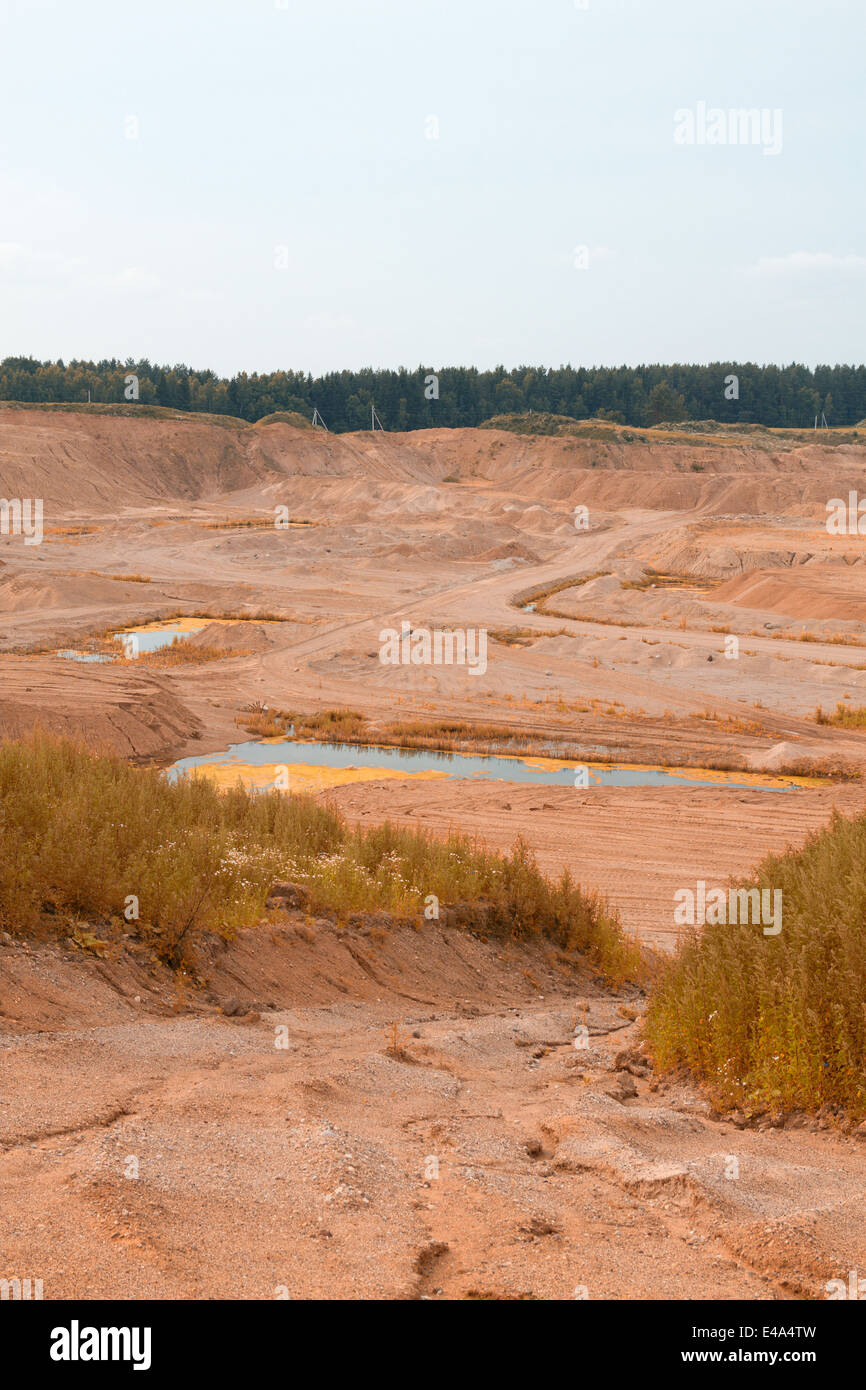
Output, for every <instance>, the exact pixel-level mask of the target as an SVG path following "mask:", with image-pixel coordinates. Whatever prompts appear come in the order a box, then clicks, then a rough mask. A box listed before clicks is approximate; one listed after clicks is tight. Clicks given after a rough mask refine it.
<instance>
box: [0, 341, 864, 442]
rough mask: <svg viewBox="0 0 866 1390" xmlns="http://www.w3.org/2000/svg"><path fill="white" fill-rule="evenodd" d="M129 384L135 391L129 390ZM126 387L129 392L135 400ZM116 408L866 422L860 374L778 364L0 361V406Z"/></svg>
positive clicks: (389, 424) (350, 421)
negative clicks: (127, 404)
mask: <svg viewBox="0 0 866 1390" xmlns="http://www.w3.org/2000/svg"><path fill="white" fill-rule="evenodd" d="M131 376H132V377H134V378H135V386H134V388H133V387H132V386H131V385H130V383H129V378H130V377H131ZM133 391H134V394H132V393H133ZM88 392H89V393H90V399H91V400H92V401H94V402H100V403H103V402H105V403H111V402H114V403H122V402H124V401H125V400H137V401H139V402H140V403H141V404H144V405H157V406H167V407H170V408H173V409H175V410H189V411H207V412H210V413H212V414H216V415H231V416H236V417H239V418H240V419H243V420H249V421H256V420H261V419H262V418H263V417H264V416H266V415H272V414H275V413H277V412H279V411H295V412H298V413H300V414H301V415H304V416H306V417H307V419H312V417H313V411H314V410H316V409H317V410H318V411H319V414H320V416H321V418H322V419H323V420H324V423H325V425H326V426H327V428H328V429H330V430H333V431H335V432H344V431H347V430H363V429H369V428H370V421H371V406H373V405H375V409H376V414H377V416H378V418H379V420H380V421H381V423H382V425H383V426H384V428H385V429H388V430H415V429H428V428H432V427H436V426H447V427H454V426H461V425H463V426H466V425H480V424H482V423H483V422H484V421H486V420H489V419H491V418H493V417H495V416H499V415H510V414H524V413H526V412H529V411H532V412H534V413H540V414H541V413H543V414H552V415H566V416H571V417H573V418H575V419H578V420H582V419H591V418H596V419H606V420H614V421H619V422H620V423H622V424H628V425H653V424H658V423H662V422H664V421H673V420H708V419H713V420H719V421H722V422H724V423H730V424H737V423H740V424H762V425H769V426H791V427H795V428H803V427H805V426H811V425H812V424H814V421H815V417H816V416H818V417H819V418H820V416H821V414H822V413H823V415H824V417H825V418H826V422H827V424H828V425H831V426H850V425H856V424H857V423H858V422H859V421H861V420H863V419H864V418H866V366H859V367H858V366H840V365H837V366H833V367H829V366H819V367H815V368H814V369H812V368H809V367H804V366H801V365H799V364H798V363H792V364H791V365H790V366H787V367H778V366H772V365H771V366H759V365H757V364H756V363H753V362H743V363H735V362H714V363H710V364H708V365H701V366H695V365H688V364H677V363H675V364H673V365H667V366H664V365H648V366H641V367H570V366H568V367H556V368H546V367H515V368H512V369H511V370H506V369H505V367H495V368H494V369H493V370H492V371H484V372H482V371H478V370H477V369H476V368H474V367H444V368H441V369H439V370H437V369H435V368H430V367H417V368H416V369H414V370H412V371H410V370H407V369H406V368H400V369H399V370H374V369H373V368H370V367H368V368H365V369H363V370H362V371H354V372H349V371H344V372H328V373H327V374H326V375H324V376H318V377H314V376H311V375H310V374H309V373H305V372H294V371H280V372H252V373H247V372H239V373H238V374H237V375H236V376H233V377H230V378H225V377H219V376H217V375H216V373H214V372H212V371H197V370H193V369H192V368H191V367H187V366H183V365H176V366H159V365H158V364H156V363H152V362H148V361H146V360H141V361H137V362H136V361H133V360H131V359H130V360H128V361H125V362H120V361H117V360H115V359H113V358H112V359H111V360H105V361H101V362H79V361H72V362H63V361H57V362H39V361H37V360H36V359H34V358H30V357H7V358H5V359H4V360H3V361H2V362H0V400H9V401H23V402H41V401H53V402H79V403H80V402H83V401H87V399H88Z"/></svg>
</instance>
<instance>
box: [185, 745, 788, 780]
mask: <svg viewBox="0 0 866 1390" xmlns="http://www.w3.org/2000/svg"><path fill="white" fill-rule="evenodd" d="M195 768H199V769H201V771H202V772H203V773H204V775H206V776H208V777H211V778H213V780H214V781H216V782H218V783H219V784H220V785H222V786H233V785H234V784H235V783H236V782H237V781H238V780H239V779H240V780H241V781H242V782H243V783H244V784H245V785H246V786H249V787H256V788H261V789H266V788H270V787H274V786H278V785H280V786H282V787H283V789H286V777H285V774H283V776H282V778H281V776H280V770H281V769H282V768H285V769H288V779H287V780H288V789H289V790H292V791H306V790H321V789H322V788H324V787H332V786H340V785H342V784H343V783H346V782H354V781H375V780H378V779H380V778H388V777H419V778H432V777H452V778H454V777H456V778H464V779H478V778H481V779H484V780H487V781H503V782H532V783H537V784H538V785H539V786H546V787H553V786H560V787H574V786H575V785H578V784H576V782H575V769H576V768H586V769H587V772H588V779H589V785H590V786H595V787H729V788H731V789H737V788H739V789H740V790H754V789H756V788H758V789H760V788H763V789H766V790H770V791H787V790H791V789H793V788H795V787H799V786H809V785H812V784H813V783H812V782H811V781H810V779H808V778H800V779H797V778H787V777H771V776H761V775H760V774H758V773H748V772H737V773H726V772H713V771H711V770H710V769H708V768H677V769H669V768H663V767H637V766H633V765H631V764H622V765H619V766H617V765H610V764H606V763H581V762H576V761H571V760H570V759H563V758H540V757H532V756H527V757H520V756H514V757H499V756H495V755H493V754H480V755H477V756H473V755H470V754H464V753H436V752H431V751H430V750H428V749H420V750H417V751H416V750H414V749H404V748H385V747H379V746H376V745H369V744H367V745H358V744H341V743H302V742H299V741H298V740H296V739H267V740H261V739H259V740H254V741H251V742H249V743H236V744H233V745H232V746H231V747H230V748H229V749H228V750H227V751H225V752H222V753H210V754H199V755H197V756H195V757H192V758H182V759H181V760H180V761H179V762H176V763H174V764H173V766H172V767H170V768H169V769H168V771H167V776H168V778H169V780H170V781H175V780H176V779H177V778H178V777H180V776H183V775H184V774H185V773H188V772H190V771H192V770H193V769H195Z"/></svg>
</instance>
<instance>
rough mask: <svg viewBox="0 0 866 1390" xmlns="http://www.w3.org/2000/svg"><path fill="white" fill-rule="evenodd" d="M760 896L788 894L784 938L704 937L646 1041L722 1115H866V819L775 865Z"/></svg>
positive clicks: (758, 931)
mask: <svg viewBox="0 0 866 1390" xmlns="http://www.w3.org/2000/svg"><path fill="white" fill-rule="evenodd" d="M753 884H754V886H759V887H762V888H770V889H773V890H775V889H780V890H781V891H782V906H783V924H782V931H781V933H780V934H779V935H778V936H764V934H763V930H762V928H761V927H760V926H742V925H741V926H737V925H727V926H706V927H704V928H703V932H702V934H701V935H700V936H698V935H697V934H692V935H690V936H689V937H688V939H687V940H686V941H685V942H684V943H683V945H682V946H681V948H680V950H679V952H678V954H677V955H676V957H675V958H674V960H673V961H672V962H671V963H670V965H668V966H667V967H666V968H665V970H664V973H663V975H662V978H661V979H660V980H659V981H658V982H657V984H656V987H655V991H654V994H653V996H652V998H651V1001H650V1007H649V1012H648V1016H647V1037H648V1040H649V1042H650V1045H651V1047H652V1050H653V1053H654V1055H655V1059H656V1062H657V1064H658V1065H659V1066H660V1067H662V1068H675V1067H679V1066H684V1067H687V1068H689V1070H690V1071H691V1072H693V1073H694V1074H695V1075H696V1076H698V1077H700V1078H701V1079H702V1080H703V1081H705V1082H706V1083H707V1084H708V1085H709V1086H710V1087H711V1089H712V1091H713V1092H714V1094H715V1096H716V1098H717V1100H718V1102H719V1103H720V1104H721V1105H724V1106H738V1107H740V1108H742V1109H744V1110H746V1111H747V1112H758V1111H771V1112H782V1111H785V1110H790V1109H797V1108H805V1109H811V1110H814V1109H816V1108H818V1107H819V1106H822V1105H835V1106H839V1107H842V1108H844V1109H845V1110H847V1111H849V1112H851V1113H852V1114H854V1115H862V1114H863V1113H866V1072H864V1065H863V1059H864V1056H866V1010H864V1007H863V1000H864V998H866V930H864V926H866V816H859V817H857V818H855V819H850V820H849V819H846V818H843V817H842V816H840V815H838V814H835V815H834V816H833V819H832V820H831V822H830V825H829V826H828V828H827V829H826V830H823V831H820V832H817V833H815V834H813V835H812V836H810V838H809V839H808V840H807V841H806V843H805V845H804V846H803V847H802V848H801V849H797V850H788V851H787V852H786V853H785V854H783V855H780V856H770V857H768V858H767V859H765V860H764V862H763V863H762V864H761V865H760V867H759V868H758V870H757V872H756V874H755V877H754V879H753Z"/></svg>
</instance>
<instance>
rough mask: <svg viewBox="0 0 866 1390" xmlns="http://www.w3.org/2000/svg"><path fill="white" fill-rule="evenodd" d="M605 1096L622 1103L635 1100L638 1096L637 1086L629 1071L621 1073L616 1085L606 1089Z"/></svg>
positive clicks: (615, 1082)
mask: <svg viewBox="0 0 866 1390" xmlns="http://www.w3.org/2000/svg"><path fill="white" fill-rule="evenodd" d="M605 1095H607V1096H610V1098H611V1100H618V1101H621V1102H624V1101H627V1100H633V1099H634V1097H635V1096H636V1095H637V1086H636V1085H635V1083H634V1080H633V1078H632V1077H631V1076H630V1075H629V1073H628V1072H627V1071H621V1072H619V1073H618V1075H617V1077H616V1080H615V1081H614V1083H613V1084H612V1085H611V1086H608V1087H607V1088H606V1090H605Z"/></svg>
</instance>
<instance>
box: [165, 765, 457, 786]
mask: <svg viewBox="0 0 866 1390" xmlns="http://www.w3.org/2000/svg"><path fill="white" fill-rule="evenodd" d="M283 769H285V770H287V772H288V782H289V785H288V790H289V791H291V792H319V791H326V790H328V788H330V787H343V786H346V785H347V784H348V783H349V782H381V781H384V780H385V779H389V780H390V779H393V778H397V777H399V778H401V779H402V778H407V777H410V778H413V779H414V780H415V781H428V780H429V779H430V778H433V777H447V776H448V773H447V772H439V771H437V770H431V771H429V772H403V771H401V770H400V769H399V768H390V767H319V766H317V765H316V764H314V763H291V764H286V763H261V764H259V763H241V762H238V763H204V764H200V765H199V766H198V767H195V768H192V769H191V771H192V772H194V773H195V775H196V776H200V777H201V776H203V777H207V778H208V780H209V781H211V782H215V783H216V785H217V786H218V787H234V786H236V785H237V783H238V781H241V782H243V784H244V786H245V787H255V788H264V787H270V786H272V785H273V783H274V782H275V780H276V777H277V773H278V771H281V770H283Z"/></svg>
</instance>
